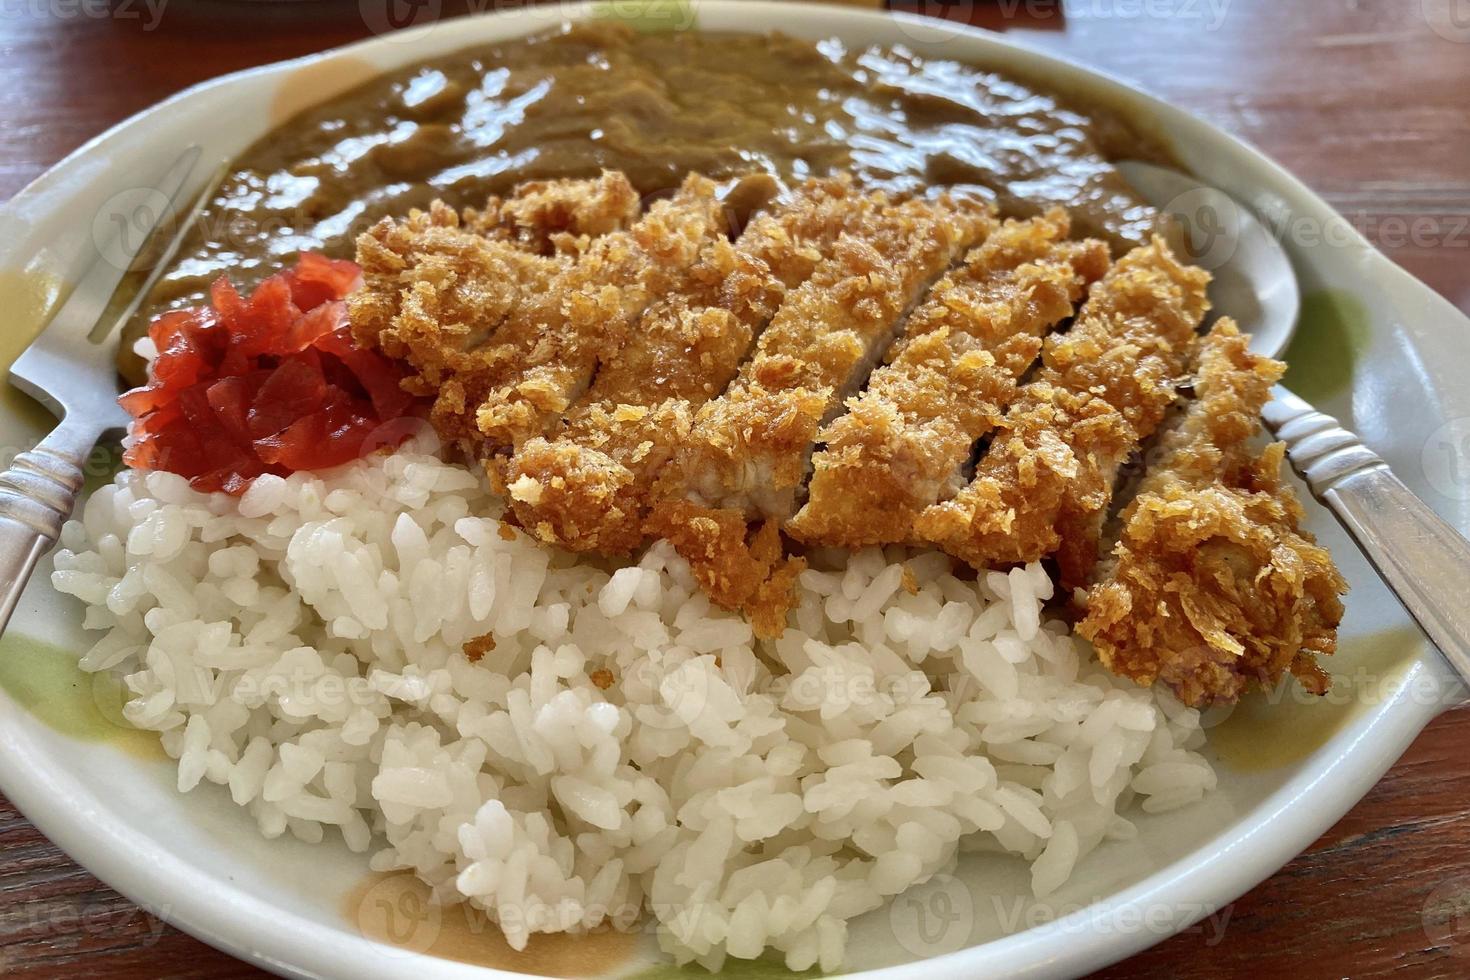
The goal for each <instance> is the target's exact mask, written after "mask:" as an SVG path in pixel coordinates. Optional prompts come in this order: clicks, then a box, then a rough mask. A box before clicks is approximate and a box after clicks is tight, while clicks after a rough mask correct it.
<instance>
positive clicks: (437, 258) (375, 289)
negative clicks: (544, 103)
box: [348, 173, 638, 443]
mask: <svg viewBox="0 0 1470 980" xmlns="http://www.w3.org/2000/svg"><path fill="white" fill-rule="evenodd" d="M637 214H638V195H637V192H636V191H634V189H633V186H632V185H631V184H630V183H628V180H627V178H626V177H624V176H623V175H622V174H615V173H607V174H603V175H602V176H601V177H599V178H596V179H592V180H560V181H543V182H536V183H530V184H524V185H522V186H521V187H520V188H518V189H517V191H516V192H515V193H514V194H512V195H511V196H510V197H509V198H506V199H499V198H493V199H491V200H490V201H489V202H487V203H486V205H485V207H484V208H482V209H480V210H478V211H467V212H466V213H465V215H464V216H463V217H461V216H460V215H459V214H458V213H457V212H455V211H454V210H453V209H452V208H450V207H448V206H447V205H445V204H443V203H440V202H437V201H436V202H435V203H434V204H433V205H432V206H431V207H430V209H429V210H428V211H413V212H411V213H410V214H409V216H408V217H407V218H405V219H403V220H402V221H394V220H392V219H390V218H385V219H383V220H382V221H380V222H378V223H377V224H376V225H374V226H373V227H372V228H371V229H370V230H369V231H367V232H366V233H364V234H363V235H361V236H359V237H358V240H357V262H358V265H360V266H361V267H362V271H363V281H362V284H361V286H359V287H358V289H356V290H354V291H353V293H352V294H351V295H350V296H349V297H348V313H349V320H350V322H351V324H352V330H353V336H354V338H355V339H356V340H357V342H358V343H359V344H363V345H365V346H375V347H378V348H379V349H381V350H382V351H383V352H384V353H385V354H388V355H389V356H391V357H394V358H397V359H399V360H401V361H404V362H405V363H407V364H408V365H409V367H410V368H412V369H413V371H414V375H413V376H412V377H411V379H410V380H409V382H408V386H409V387H410V388H411V389H412V390H413V391H414V392H415V393H416V394H421V395H426V396H429V397H432V398H434V399H435V401H434V407H433V410H432V415H431V418H432V420H433V422H434V424H435V428H436V429H438V430H439V432H440V434H441V435H442V436H444V437H445V438H446V439H449V440H451V441H459V442H470V443H472V442H474V441H476V440H475V438H474V437H475V435H476V432H475V429H474V427H473V418H472V417H470V416H468V415H467V411H472V410H473V407H474V406H475V405H476V404H477V399H478V398H479V397H480V396H481V395H483V393H484V391H485V390H486V389H487V387H488V383H489V382H488V377H487V375H488V373H489V371H490V370H491V368H492V366H493V363H494V362H493V361H492V360H490V359H488V358H487V356H486V350H485V348H486V344H487V342H488V341H489V340H490V339H491V338H492V337H494V336H495V335H496V333H497V332H498V330H499V328H500V326H501V325H502V324H503V323H504V322H505V321H506V319H507V318H508V317H510V316H511V315H512V314H513V313H514V312H516V311H517V310H519V309H521V308H522V307H523V306H524V305H525V304H528V303H530V302H531V301H532V300H533V299H534V298H536V297H538V296H541V295H544V294H545V292H546V291H547V290H548V289H550V288H552V286H553V285H554V283H556V282H557V280H558V277H560V276H562V275H564V274H565V272H566V271H567V270H568V269H569V268H570V267H571V266H572V265H573V264H574V263H575V261H576V256H577V255H578V254H579V252H580V251H582V250H585V249H586V248H588V247H590V245H591V243H592V242H593V241H595V240H597V239H598V238H600V237H602V236H605V235H607V234H609V233H611V232H614V231H617V230H619V229H621V228H623V227H624V226H626V225H628V224H629V223H631V222H632V221H633V220H634V218H635V217H636V216H637Z"/></svg>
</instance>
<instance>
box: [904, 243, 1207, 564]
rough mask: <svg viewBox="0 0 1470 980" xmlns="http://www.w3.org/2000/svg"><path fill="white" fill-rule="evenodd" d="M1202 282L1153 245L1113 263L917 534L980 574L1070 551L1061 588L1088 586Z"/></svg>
mask: <svg viewBox="0 0 1470 980" xmlns="http://www.w3.org/2000/svg"><path fill="white" fill-rule="evenodd" d="M1208 281H1209V276H1208V274H1207V273H1205V272H1204V271H1203V270H1201V269H1197V268H1195V267H1193V266H1185V265H1182V264H1180V263H1179V262H1178V261H1177V260H1176V259H1175V257H1174V256H1173V254H1172V253H1171V252H1170V251H1169V249H1168V246H1167V245H1165V244H1164V242H1163V241H1162V240H1160V239H1155V240H1154V242H1153V243H1152V244H1150V245H1148V246H1145V247H1142V248H1137V249H1134V250H1133V251H1132V252H1129V253H1128V254H1127V255H1125V256H1124V257H1123V258H1122V259H1120V260H1119V261H1118V262H1117V264H1116V265H1114V266H1113V268H1112V269H1110V270H1109V271H1108V273H1107V275H1105V276H1104V277H1103V278H1102V279H1101V280H1099V281H1098V282H1097V283H1096V284H1095V285H1094V286H1093V287H1092V289H1091V291H1090V293H1089V295H1088V299H1087V302H1086V303H1085V304H1084V306H1083V308H1082V311H1081V313H1080V314H1079V315H1078V318H1077V322H1076V323H1075V324H1074V325H1073V326H1072V329H1071V330H1069V331H1067V332H1066V333H1065V334H1060V335H1057V336H1054V337H1052V338H1050V339H1049V340H1048V341H1047V343H1046V347H1045V349H1044V351H1043V355H1042V357H1043V368H1042V370H1041V371H1040V373H1039V375H1038V377H1037V378H1036V380H1034V381H1032V382H1030V383H1028V384H1026V385H1025V386H1023V387H1022V389H1021V393H1020V395H1019V397H1018V398H1017V399H1016V401H1015V403H1014V404H1013V405H1012V406H1011V408H1010V411H1009V412H1008V413H1007V414H1006V417H1005V419H1004V420H1003V421H1002V423H1001V426H1000V430H999V431H998V433H997V434H996V436H995V438H994V440H993V441H992V443H991V446H990V448H989V451H988V452H987V453H986V454H985V455H984V457H982V458H981V460H980V463H979V465H978V467H977V469H976V473H975V478H974V480H973V481H971V483H970V485H969V486H967V487H965V488H964V489H963V490H961V491H960V492H959V493H958V494H957V495H956V496H955V497H954V499H953V500H950V501H948V502H946V503H942V504H937V505H935V506H933V507H930V508H929V509H928V510H926V511H924V513H923V514H921V515H920V516H919V518H918V520H917V521H916V522H915V530H916V532H917V533H918V535H919V536H920V537H921V538H923V539H924V540H928V541H930V542H933V543H934V544H937V545H938V546H939V547H941V548H943V549H944V550H945V551H947V552H949V553H950V554H952V555H954V556H956V557H958V558H961V559H963V560H964V561H966V562H968V563H970V564H971V565H973V566H975V567H977V568H984V567H988V566H991V565H996V564H1005V563H1011V562H1028V561H1035V560H1037V559H1039V558H1042V557H1044V556H1046V555H1049V554H1052V553H1054V552H1057V551H1058V549H1060V548H1065V550H1064V551H1063V552H1062V553H1061V554H1060V555H1059V564H1060V567H1061V572H1062V582H1063V585H1064V586H1069V587H1070V586H1073V585H1077V584H1082V583H1084V582H1085V581H1086V579H1087V574H1088V572H1089V571H1090V569H1091V567H1092V565H1093V564H1094V563H1095V562H1096V558H1097V550H1098V545H1097V542H1098V540H1099V538H1100V536H1101V533H1102V522H1103V519H1104V518H1105V516H1106V514H1107V509H1108V505H1109V503H1110V501H1111V500H1112V492H1113V484H1114V481H1115V480H1116V478H1117V475H1118V472H1119V470H1120V469H1121V467H1122V465H1123V463H1124V462H1125V461H1126V460H1127V458H1128V456H1129V455H1130V454H1131V453H1133V452H1134V451H1136V450H1137V449H1138V447H1139V445H1140V443H1141V442H1142V441H1143V440H1144V439H1146V438H1148V437H1149V436H1150V435H1151V434H1152V433H1153V432H1154V431H1155V430H1156V429H1157V428H1158V426H1159V423H1160V422H1162V421H1163V419H1164V417H1165V415H1166V413H1167V412H1168V410H1169V408H1170V406H1171V405H1172V404H1174V402H1175V400H1176V398H1177V396H1178V383H1179V380H1180V378H1181V377H1182V376H1183V374H1184V372H1185V369H1186V366H1187V365H1188V363H1189V361H1190V357H1191V355H1192V353H1193V351H1194V349H1195V346H1196V343H1197V340H1196V334H1195V330H1196V328H1197V327H1198V324H1199V322H1200V319H1201V317H1203V315H1204V313H1205V310H1206V309H1207V308H1208V301H1207V300H1206V299H1205V287H1206V285H1207V284H1208Z"/></svg>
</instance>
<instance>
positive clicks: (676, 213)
mask: <svg viewBox="0 0 1470 980" xmlns="http://www.w3.org/2000/svg"><path fill="white" fill-rule="evenodd" d="M718 191H719V187H718V186H717V185H716V184H715V183H714V182H713V181H711V180H708V179H707V178H704V177H701V176H699V175H697V174H691V175H690V176H689V177H688V178H687V179H686V180H685V181H684V183H683V185H682V186H681V187H680V188H679V190H678V191H677V192H676V193H675V194H674V195H673V196H672V197H670V198H667V199H666V200H662V201H659V202H657V203H655V204H654V205H653V206H652V207H650V208H649V209H648V210H647V211H645V212H644V214H643V216H642V217H641V218H639V220H638V221H637V222H636V223H634V224H633V225H632V226H631V227H629V228H628V229H627V230H624V231H615V232H611V233H609V234H606V235H604V236H602V237H601V238H598V239H596V240H594V241H593V242H592V243H591V244H590V245H589V246H588V247H587V248H586V250H585V251H583V252H581V254H579V255H578V256H577V259H576V261H575V262H574V263H572V264H571V265H570V267H568V268H566V269H564V270H562V271H561V272H559V273H558V275H557V276H556V278H555V279H554V280H553V281H552V282H551V284H550V285H549V287H548V288H547V289H546V290H545V291H544V292H543V293H542V294H540V295H537V296H532V297H527V301H526V302H523V303H521V304H520V305H519V306H518V307H517V308H516V309H515V310H513V311H512V312H511V314H510V315H509V316H508V317H507V318H506V320H505V322H504V323H503V324H502V325H501V327H500V329H499V330H498V331H497V332H496V335H495V337H494V339H493V341H492V343H491V344H490V345H489V346H488V347H487V348H486V349H485V350H484V351H483V352H482V354H483V357H484V358H485V359H486V360H487V361H489V362H491V363H492V364H493V367H492V368H491V370H490V371H489V377H490V378H491V379H493V380H491V381H490V383H489V386H488V390H487V391H486V392H485V394H484V396H483V397H482V398H481V399H480V401H479V404H478V405H477V406H476V407H475V410H474V412H475V421H476V425H477V428H478V429H479V432H480V434H481V436H482V437H483V439H484V443H485V445H484V449H485V450H486V451H487V454H489V453H495V452H497V451H506V450H510V449H513V448H516V447H519V446H521V445H522V444H524V443H525V442H526V441H527V440H529V439H531V438H534V437H536V436H540V435H543V434H544V433H545V432H546V431H547V430H548V429H549V428H550V427H551V425H552V424H553V423H554V422H556V421H557V420H558V419H560V418H561V417H562V415H563V414H564V413H565V412H566V411H567V409H568V408H570V407H571V405H572V404H573V402H575V401H576V400H577V399H578V398H579V397H580V396H581V395H582V393H583V392H584V391H585V390H586V389H587V386H588V385H589V384H590V383H591V381H592V377H593V373H594V372H595V371H596V369H597V366H598V365H599V364H606V363H611V362H612V360H613V358H614V357H616V356H617V355H618V353H619V352H620V350H621V349H622V347H623V344H624V342H625V341H626V339H627V337H628V333H629V331H630V330H631V328H632V327H633V325H634V324H636V323H637V322H638V319H639V317H640V316H641V315H642V313H643V311H644V310H645V309H646V308H647V307H648V306H649V305H650V304H652V303H654V302H655V301H657V300H658V299H659V298H660V297H663V296H666V295H668V294H670V293H673V292H678V291H680V290H682V289H683V287H684V285H685V280H686V279H687V272H688V270H689V267H690V266H691V265H693V264H694V262H695V260H696V259H697V258H698V256H699V254H700V251H701V249H703V248H704V246H705V245H707V244H709V243H711V242H713V241H714V240H716V239H717V238H721V237H726V236H727V235H728V232H729V230H730V229H729V228H728V225H727V223H726V221H725V220H724V218H725V214H724V208H723V206H722V204H721V201H720V197H719V194H718Z"/></svg>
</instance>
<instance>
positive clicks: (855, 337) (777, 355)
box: [665, 195, 995, 520]
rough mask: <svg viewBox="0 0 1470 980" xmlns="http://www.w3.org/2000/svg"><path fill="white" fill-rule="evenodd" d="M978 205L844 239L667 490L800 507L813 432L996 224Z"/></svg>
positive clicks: (958, 202)
mask: <svg viewBox="0 0 1470 980" xmlns="http://www.w3.org/2000/svg"><path fill="white" fill-rule="evenodd" d="M994 225H995V222H994V218H993V217H992V212H991V211H990V209H989V208H988V207H987V206H986V205H984V204H982V203H981V202H979V201H976V200H972V199H969V198H965V197H958V198H951V197H949V196H948V195H946V196H943V197H940V198H937V199H935V200H924V199H919V198H914V199H911V200H907V201H903V202H899V203H887V204H885V205H883V206H882V207H879V208H877V209H875V210H874V211H873V212H871V213H870V214H868V215H865V216H864V220H861V221H860V222H858V224H857V225H855V226H854V227H853V228H852V229H851V230H850V231H846V232H844V233H843V235H842V236H841V237H840V238H839V239H838V241H837V245H836V247H835V249H834V251H833V254H832V257H831V258H829V259H827V260H826V261H825V262H823V263H822V264H821V265H820V266H818V268H817V269H816V271H815V272H814V273H813V274H812V276H811V278H810V279H808V280H807V281H806V283H804V284H803V285H802V286H801V287H800V288H798V289H796V290H794V291H793V292H792V293H791V294H790V295H788V296H787V298H786V302H785V303H784V304H783V305H782V307H781V308H780V310H779V311H778V312H777V313H776V315H775V317H774V318H773V319H772V321H771V324H770V326H769V327H767V328H766V331H765V332H764V333H763V334H761V337H760V340H759V342H758V344H757V347H756V351H755V354H754V356H753V357H752V358H751V360H750V361H749V362H747V363H746V365H745V366H744V367H743V368H742V369H741V371H740V373H739V375H738V376H737V377H736V378H735V380H734V382H733V383H732V384H731V386H730V389H729V390H728V391H726V392H725V393H724V395H722V396H721V397H719V398H717V399H715V400H713V401H711V402H709V403H708V404H706V405H705V406H704V407H703V408H702V409H701V410H700V412H699V415H698V417H697V418H696V419H695V423H694V429H693V431H692V432H691V433H690V435H689V438H688V439H687V440H685V442H684V445H683V446H681V447H680V450H679V452H678V454H677V462H676V464H675V465H674V466H673V467H672V468H671V471H670V480H669V481H668V482H667V483H666V484H665V486H666V489H667V490H668V491H669V493H670V495H672V496H682V497H687V498H688V499H689V500H690V501H692V502H694V503H697V504H700V505H702V506H705V507H712V508H728V509H733V510H737V511H740V512H742V513H744V514H745V515H746V516H747V517H749V518H752V519H755V518H775V519H777V520H785V519H786V518H788V517H790V516H791V515H792V514H793V513H794V512H795V510H796V507H795V503H796V499H797V495H798V493H799V491H800V490H801V486H802V484H803V482H804V479H805V476H806V470H807V462H808V460H809V458H810V454H811V452H812V449H813V448H814V446H815V442H816V437H817V432H818V430H819V429H820V427H821V426H822V425H823V423H825V422H826V421H827V420H828V419H829V418H830V417H831V416H832V415H834V414H835V413H836V412H837V411H839V410H840V408H841V405H842V401H843V399H844V398H846V397H847V395H848V394H850V393H851V392H853V391H855V390H857V389H858V388H860V387H861V386H862V384H863V383H864V381H866V379H867V377H868V373H869V371H870V370H871V369H872V367H873V365H874V364H875V363H876V361H877V360H878V359H879V358H880V357H882V355H883V352H884V351H885V350H886V349H887V347H888V344H889V342H890V341H891V340H892V338H893V337H894V336H895V334H896V333H897V332H898V331H899V330H900V329H901V328H902V325H903V321H904V317H905V316H906V315H907V314H908V312H909V311H910V310H911V309H912V308H913V307H914V306H915V305H916V304H917V303H918V301H919V299H920V298H921V297H922V296H923V295H924V294H925V293H926V292H927V290H928V289H929V286H930V284H932V283H933V282H934V281H935V280H936V279H938V278H939V277H940V276H941V275H942V274H943V273H944V272H945V271H946V270H947V269H948V268H949V266H950V264H951V263H952V262H953V261H954V260H955V258H956V256H957V255H959V254H961V253H962V252H963V251H964V250H965V249H967V248H968V247H970V246H971V245H972V244H974V243H975V242H976V241H977V240H980V239H982V238H984V236H985V235H987V234H988V233H989V232H990V230H991V229H992V228H993V227H994Z"/></svg>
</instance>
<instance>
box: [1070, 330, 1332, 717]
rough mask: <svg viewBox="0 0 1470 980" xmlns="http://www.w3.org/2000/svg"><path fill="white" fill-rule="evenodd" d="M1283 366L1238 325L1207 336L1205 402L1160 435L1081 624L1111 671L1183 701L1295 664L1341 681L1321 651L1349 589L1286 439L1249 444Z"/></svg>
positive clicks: (1278, 673)
mask: <svg viewBox="0 0 1470 980" xmlns="http://www.w3.org/2000/svg"><path fill="white" fill-rule="evenodd" d="M1281 371H1282V365H1281V364H1279V363H1278V362H1275V361H1272V360H1269V359H1267V358H1262V357H1259V356H1257V355H1253V354H1251V353H1250V352H1249V350H1248V347H1247V338H1245V337H1243V336H1241V334H1240V333H1239V332H1238V331H1237V330H1236V329H1235V326H1234V324H1233V323H1231V322H1230V321H1228V320H1222V321H1221V322H1220V323H1219V324H1218V325H1217V326H1216V327H1215V329H1214V330H1213V331H1212V332H1211V334H1210V336H1209V337H1208V338H1207V340H1206V345H1205V350H1204V353H1203V356H1202V357H1201V360H1200V367H1199V373H1198V380H1197V383H1196V392H1197V396H1198V397H1197V398H1196V400H1195V401H1194V402H1193V403H1192V404H1191V405H1190V407H1189V408H1188V410H1187V411H1186V412H1184V413H1183V415H1182V416H1181V417H1180V419H1179V421H1178V422H1177V424H1176V425H1174V426H1172V427H1171V428H1170V429H1169V430H1168V431H1167V432H1165V433H1164V435H1163V436H1162V437H1161V438H1160V440H1159V443H1158V449H1157V453H1156V454H1155V455H1156V456H1157V459H1156V460H1155V461H1154V465H1153V466H1152V468H1151V469H1150V470H1149V472H1148V473H1147V474H1146V475H1145V476H1144V477H1143V479H1142V480H1141V482H1140V484H1139V488H1138V496H1137V497H1135V498H1134V500H1133V501H1132V502H1131V503H1130V504H1129V505H1128V506H1127V507H1126V508H1125V509H1124V511H1123V514H1122V515H1121V519H1120V523H1121V528H1120V533H1121V539H1120V540H1119V542H1118V544H1117V546H1116V548H1115V550H1114V554H1113V557H1112V558H1110V559H1109V560H1107V561H1106V562H1105V563H1104V564H1103V565H1101V566H1100V572H1101V574H1099V575H1098V576H1097V578H1098V582H1097V584H1096V585H1094V586H1093V588H1092V589H1091V591H1090V592H1089V593H1088V595H1087V598H1086V606H1087V614H1086V616H1085V617H1084V618H1083V619H1082V621H1081V623H1079V625H1078V632H1080V633H1081V634H1082V635H1083V636H1085V637H1087V638H1088V639H1090V640H1091V641H1092V642H1093V644H1094V646H1096V648H1097V651H1098V656H1099V657H1100V659H1101V660H1102V662H1103V664H1104V666H1106V667H1107V668H1108V669H1109V670H1111V671H1113V672H1114V673H1117V674H1121V675H1123V676H1125V677H1130V678H1132V679H1133V680H1135V681H1137V682H1138V683H1140V684H1152V683H1154V682H1155V681H1158V680H1162V681H1163V682H1164V683H1166V684H1168V685H1169V686H1170V687H1171V688H1173V689H1174V690H1175V692H1176V693H1177V694H1178V695H1179V697H1180V699H1181V700H1183V701H1184V702H1185V703H1186V704H1190V705H1205V704H1210V703H1215V702H1229V701H1234V700H1235V699H1237V698H1238V697H1239V696H1240V695H1241V694H1242V693H1244V692H1245V691H1246V690H1247V689H1248V688H1249V687H1250V686H1252V685H1259V686H1261V687H1268V686H1271V685H1273V684H1275V683H1276V682H1277V681H1279V680H1280V679H1281V677H1282V676H1283V674H1284V673H1286V672H1287V671H1289V672H1290V673H1292V674H1293V675H1294V676H1295V677H1296V678H1297V679H1298V681H1300V683H1301V684H1302V686H1303V687H1305V688H1306V689H1307V690H1309V691H1312V692H1313V693H1318V694H1322V693H1325V692H1326V691H1327V689H1328V687H1329V685H1330V684H1331V679H1330V678H1329V677H1328V675H1327V674H1326V672H1325V671H1324V670H1323V669H1322V668H1321V666H1320V665H1319V664H1318V663H1317V661H1316V658H1317V657H1318V656H1321V655H1325V654H1330V653H1332V652H1333V651H1334V650H1335V649H1336V644H1337V626H1338V623H1339V622H1340V621H1341V619H1342V614H1343V608H1342V602H1341V600H1340V598H1339V597H1340V596H1341V595H1342V594H1343V593H1345V592H1346V591H1347V584H1346V582H1345V581H1344V580H1343V578H1342V576H1341V574H1340V573H1339V572H1338V571H1337V568H1336V567H1335V566H1334V565H1333V563H1332V559H1331V556H1330V555H1328V553H1327V552H1326V551H1325V550H1324V549H1322V548H1321V547H1319V546H1318V545H1317V544H1316V543H1315V542H1314V540H1313V539H1312V536H1311V535H1310V534H1309V533H1308V532H1306V531H1304V530H1302V529H1301V527H1300V523H1301V519H1302V510H1301V505H1300V503H1299V502H1298V501H1297V499H1296V494H1295V493H1294V492H1293V490H1292V488H1291V486H1290V485H1289V484H1287V483H1286V482H1285V481H1283V480H1282V479H1281V462H1282V457H1283V453H1284V447H1283V446H1282V445H1281V444H1280V443H1276V444H1273V445H1271V446H1269V447H1267V448H1266V449H1265V450H1264V451H1262V452H1260V453H1257V452H1255V451H1253V449H1252V448H1251V445H1250V440H1251V439H1252V438H1253V437H1254V435H1255V434H1256V433H1257V432H1258V431H1259V428H1260V422H1259V415H1260V410H1261V407H1262V406H1263V405H1264V404H1265V402H1266V400H1267V399H1268V398H1269V388H1270V386H1271V384H1273V383H1274V382H1275V381H1276V380H1277V379H1278V378H1279V377H1280V375H1281Z"/></svg>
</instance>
